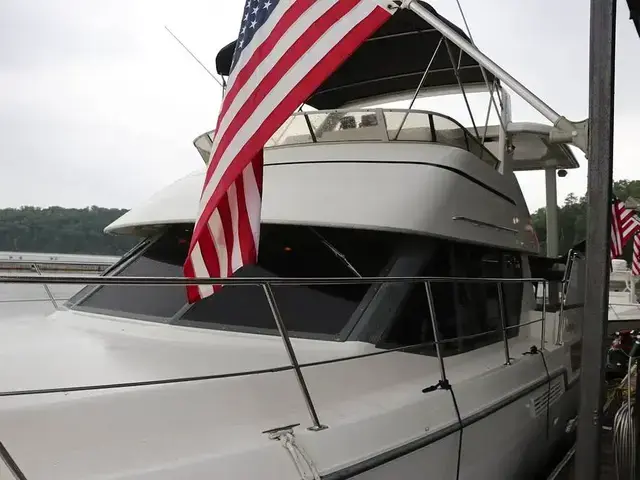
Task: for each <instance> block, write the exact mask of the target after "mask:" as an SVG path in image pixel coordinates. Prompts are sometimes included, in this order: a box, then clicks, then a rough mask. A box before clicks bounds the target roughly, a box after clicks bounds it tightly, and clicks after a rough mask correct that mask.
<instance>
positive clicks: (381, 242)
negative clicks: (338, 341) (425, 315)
mask: <svg viewBox="0 0 640 480" xmlns="http://www.w3.org/2000/svg"><path fill="white" fill-rule="evenodd" d="M398 241H399V236H398V235H397V234H387V233H385V232H379V231H370V232H368V231H358V230H352V229H338V228H321V227H318V228H311V227H306V226H296V225H268V224H265V225H262V228H261V236H260V250H259V253H258V265H247V266H245V267H243V268H241V269H240V270H238V272H237V273H236V275H237V276H244V277H280V278H309V277H311V278H330V277H342V278H344V277H351V278H354V277H358V276H363V277H366V276H378V275H380V274H381V271H382V270H383V269H384V268H385V266H386V265H387V263H389V260H390V257H391V255H392V253H393V250H394V249H395V245H396V243H397V242H398ZM354 270H355V271H354ZM370 287H371V285H368V284H351V285H310V286H274V287H273V292H274V296H275V299H276V302H277V305H278V309H279V311H280V314H281V315H282V319H283V321H284V323H285V325H286V327H287V329H288V330H289V331H290V332H291V333H292V334H294V335H296V334H297V335H300V334H305V333H307V334H309V333H310V334H314V335H324V336H332V337H335V336H337V335H338V334H339V333H340V332H341V331H342V329H343V328H344V327H345V325H346V324H347V322H348V321H349V320H350V319H351V316H352V315H353V314H354V313H355V312H356V310H357V308H358V306H359V305H360V303H361V302H362V300H363V298H364V297H365V294H366V293H367V291H368V290H369V288H370ZM181 321H184V322H187V323H190V322H193V323H194V324H196V325H201V326H207V324H208V325H210V326H211V327H213V328H228V329H236V330H237V329H241V330H247V329H249V330H258V331H264V330H275V328H276V325H275V322H274V319H273V316H272V314H271V310H270V308H269V305H268V303H267V301H266V298H265V295H264V292H263V290H262V287H259V286H255V287H254V286H250V287H249V286H247V287H244V286H243V287H225V288H223V289H222V290H220V291H219V292H218V293H216V294H215V295H212V296H211V297H208V298H205V299H204V300H202V301H201V302H198V303H197V304H196V305H194V306H193V307H192V308H191V309H190V310H189V311H187V312H186V313H185V314H184V316H183V317H182V319H181Z"/></svg>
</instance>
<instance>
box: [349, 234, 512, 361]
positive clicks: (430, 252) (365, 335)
mask: <svg viewBox="0 0 640 480" xmlns="http://www.w3.org/2000/svg"><path fill="white" fill-rule="evenodd" d="M424 241H425V244H424V245H423V246H422V251H421V252H419V254H418V256H417V257H416V259H415V262H414V265H415V266H412V265H411V264H410V263H408V264H406V265H405V266H404V267H403V268H401V269H398V270H397V271H394V275H393V276H421V273H420V272H421V271H422V270H423V268H424V267H425V266H426V265H428V263H429V262H430V261H431V259H432V258H434V255H436V254H437V253H438V248H437V247H438V245H439V244H442V242H444V244H446V245H447V247H448V248H447V255H455V253H454V252H455V250H454V249H456V248H482V249H484V250H485V252H486V253H489V254H497V255H499V258H500V270H501V277H504V278H507V277H506V276H505V261H506V257H507V256H511V257H513V258H514V259H515V260H517V261H518V262H519V265H520V277H513V278H524V269H525V264H524V259H523V258H522V254H521V252H517V251H511V250H507V249H503V248H499V247H494V246H489V245H476V244H466V243H462V242H452V241H448V240H443V239H438V238H434V237H425V238H424ZM426 242H430V243H429V246H428V247H427V243H426ZM405 252H406V250H405ZM402 259H403V256H402V255H400V258H398V260H399V261H401V260H402ZM449 268H450V272H449V275H450V276H451V277H456V276H460V275H458V274H457V273H458V272H453V271H452V268H453V265H450V266H449ZM416 271H418V273H416ZM453 273H455V275H454V274H453ZM430 276H432V275H430ZM438 276H440V275H438ZM445 276H446V275H445ZM478 278H480V279H481V278H487V277H478ZM455 283H456V282H453V281H452V282H451V284H452V285H455ZM518 285H521V286H522V289H521V293H520V298H519V300H518V306H519V308H518V312H517V323H515V324H513V325H510V324H509V312H508V310H507V308H508V307H507V305H508V304H509V301H508V300H507V299H506V298H505V295H504V290H503V298H504V302H503V309H504V315H505V320H506V324H507V327H512V328H509V330H507V338H509V339H510V338H514V337H517V336H518V335H519V333H520V327H519V326H520V325H521V324H522V320H523V316H522V315H523V297H524V285H523V284H518ZM405 287H408V285H405ZM496 288H497V284H496ZM412 292H413V289H412V288H404V292H403V295H402V296H400V297H398V298H397V299H396V302H397V303H399V304H401V305H402V306H401V307H400V308H398V309H397V310H396V311H398V312H401V311H402V309H403V308H404V305H405V304H406V302H407V301H408V300H409V298H410V295H411V294H412ZM459 294H460V292H459V290H458V289H455V294H454V295H455V298H454V299H453V301H454V302H455V303H456V305H457V304H458V303H459V300H458V298H457V297H458V295H459ZM424 295H425V298H426V292H424ZM372 303H373V302H372ZM514 303H515V302H514ZM389 307H392V308H393V306H390V305H388V304H387V305H386V310H388V309H389ZM379 308H383V309H385V303H384V302H382V303H381V304H380V305H378V307H377V308H376V309H375V310H373V311H372V312H371V314H372V315H371V316H377V315H380V314H379V313H376V311H377V310H378V309H379ZM427 315H430V313H429V312H427ZM457 316H458V313H457V311H456V317H457ZM383 318H384V317H383ZM400 319H401V316H400V313H397V314H395V315H388V317H387V318H386V319H384V321H383V322H379V323H378V324H376V325H374V328H367V327H371V325H367V324H364V325H361V326H358V325H356V327H355V328H354V330H353V332H354V335H352V337H351V338H349V340H355V341H363V342H367V343H372V344H373V345H375V346H376V347H377V348H380V349H389V348H397V346H396V347H392V346H391V345H390V344H387V345H385V343H386V339H387V336H388V335H389V333H390V332H391V330H392V328H393V327H394V326H395V325H396V323H397V322H398V321H400ZM436 324H437V326H438V329H439V330H440V324H439V323H438V319H437V318H436ZM358 327H360V328H358ZM514 327H515V328H514ZM501 331H502V327H501V326H500V327H499V328H498V329H497V330H487V331H486V332H481V333H483V335H481V336H479V337H478V338H480V339H482V338H485V337H490V336H491V335H492V334H495V333H496V332H497V333H501ZM459 333H460V332H459V327H456V334H457V335H458V334H459ZM463 333H464V332H463ZM485 334H486V335H485ZM439 335H441V333H440V331H439ZM456 338H457V337H456ZM449 340H453V339H449ZM503 341H504V339H503V336H502V335H500V338H499V339H497V340H495V341H491V342H486V343H485V342H481V344H480V345H478V346H477V347H473V348H469V349H464V348H462V349H461V350H458V351H456V352H451V353H446V354H444V356H447V357H450V356H457V355H463V354H466V353H469V352H472V351H475V350H479V349H481V348H485V347H490V346H492V345H497V344H500V343H501V342H503ZM415 343H416V344H417V343H420V342H415ZM449 343H451V344H455V343H456V342H455V341H450V342H449ZM412 353H414V354H417V355H424V356H429V357H433V356H435V355H436V352H435V349H434V351H433V352H430V351H429V352H427V351H425V350H421V351H420V352H412Z"/></svg>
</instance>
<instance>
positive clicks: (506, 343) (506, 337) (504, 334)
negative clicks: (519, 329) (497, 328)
mask: <svg viewBox="0 0 640 480" xmlns="http://www.w3.org/2000/svg"><path fill="white" fill-rule="evenodd" d="M503 287H504V286H503V285H502V282H498V309H499V310H500V324H501V325H502V341H503V342H504V356H505V363H504V364H505V365H511V355H510V354H509V335H508V334H507V319H506V317H505V308H504V291H503Z"/></svg>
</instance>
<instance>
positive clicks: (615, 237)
mask: <svg viewBox="0 0 640 480" xmlns="http://www.w3.org/2000/svg"><path fill="white" fill-rule="evenodd" d="M638 232H640V219H639V218H638V216H637V215H636V213H635V212H634V211H633V210H631V209H629V208H627V207H626V206H625V204H624V202H621V201H620V200H618V199H617V198H614V199H613V203H612V204H611V258H612V259H613V258H617V257H619V256H621V255H622V249H623V248H624V246H625V245H626V244H627V242H628V241H629V240H630V239H631V237H633V236H634V235H635V234H636V233H638Z"/></svg>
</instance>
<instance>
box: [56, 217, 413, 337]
mask: <svg viewBox="0 0 640 480" xmlns="http://www.w3.org/2000/svg"><path fill="white" fill-rule="evenodd" d="M274 225H277V224H274ZM284 225H285V226H289V225H288V224H284ZM295 226H296V227H299V228H306V227H309V225H295ZM336 228H339V229H343V230H350V229H348V228H342V227H336ZM170 230H171V226H168V227H165V228H163V229H162V230H160V231H158V232H156V233H155V234H154V235H152V236H150V237H147V238H145V239H143V240H142V241H141V242H139V243H138V244H137V245H136V246H134V247H133V248H132V249H131V250H129V252H127V253H126V254H125V255H124V256H123V257H122V258H121V260H120V261H119V262H116V263H115V264H114V265H113V266H112V267H111V268H110V269H108V270H107V271H106V272H104V273H105V274H108V276H112V277H115V276H118V274H119V273H121V272H122V271H123V270H124V269H126V268H127V267H128V266H130V265H131V264H132V263H134V262H135V261H137V260H139V259H140V258H141V257H142V256H143V255H144V254H145V253H146V252H147V251H148V250H149V249H150V248H151V247H152V246H153V245H154V244H155V243H156V242H157V241H159V240H160V239H161V238H162V237H163V235H165V234H166V233H167V232H168V231H170ZM380 233H383V232H380ZM402 236H404V234H403V233H401V232H398V239H399V240H400V241H399V243H401V240H402ZM318 241H319V242H320V240H318ZM145 242H146V244H145ZM136 250H137V251H136ZM391 250H392V251H391V254H390V257H391V260H393V259H394V258H395V252H396V251H397V250H398V246H397V245H395V246H394V247H393V248H392V249H391ZM389 264H390V260H389V261H387V264H386V265H385V266H384V267H383V269H382V270H381V271H380V272H379V273H378V276H382V275H384V274H385V272H386V271H388V268H390V267H389ZM105 276H106V275H105ZM104 287H105V285H93V286H88V287H85V288H88V290H87V291H86V292H85V294H84V295H82V296H79V294H80V293H81V292H82V291H83V290H84V289H83V290H81V291H80V292H78V294H76V296H77V298H76V296H74V297H72V298H71V299H69V300H68V301H67V304H66V306H67V307H68V308H69V309H71V310H73V311H78V312H85V313H91V314H98V315H105V316H110V317H116V318H127V319H132V320H139V321H145V322H154V323H162V324H166V325H176V326H183V327H190V328H199V329H204V330H212V331H221V332H235V333H245V334H255V335H269V336H279V335H280V333H279V330H278V327H277V325H276V323H275V320H274V321H273V327H272V328H261V327H248V326H242V325H229V324H226V323H217V322H199V321H195V320H187V319H185V318H184V316H185V315H186V314H187V313H188V312H189V311H190V310H191V308H193V306H194V305H193V304H189V303H188V301H185V303H184V304H183V305H182V306H181V307H180V308H179V309H178V310H177V311H176V313H175V314H174V315H172V316H171V317H170V318H169V317H159V316H154V315H144V314H140V313H132V312H127V311H119V310H113V309H105V308H97V307H91V306H85V305H82V303H84V302H86V301H87V300H89V299H90V298H91V297H92V296H93V295H94V294H96V293H97V292H98V291H99V290H100V289H102V288H104ZM377 287H379V284H372V285H369V288H368V289H367V291H366V292H365V294H364V296H363V297H362V299H361V300H360V301H359V303H358V304H357V306H356V308H355V309H354V311H353V313H352V314H351V315H350V316H349V318H348V319H347V320H346V321H345V323H344V326H343V327H342V328H341V329H340V331H338V332H337V333H336V334H326V333H314V332H301V331H297V330H293V329H291V330H287V333H288V334H289V336H290V337H292V338H305V339H310V340H330V341H335V342H344V341H346V340H347V339H348V334H349V332H350V331H351V329H352V327H353V325H354V324H355V323H356V322H357V320H358V318H359V317H360V316H361V315H362V312H363V311H364V310H365V308H366V307H367V305H368V304H369V302H370V301H371V292H372V290H373V289H375V288H377ZM133 288H135V287H133ZM158 288H171V287H161V286H158ZM229 288H244V287H229ZM276 288H277V287H276ZM71 300H75V301H74V302H73V303H71ZM268 314H269V315H271V312H268Z"/></svg>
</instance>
